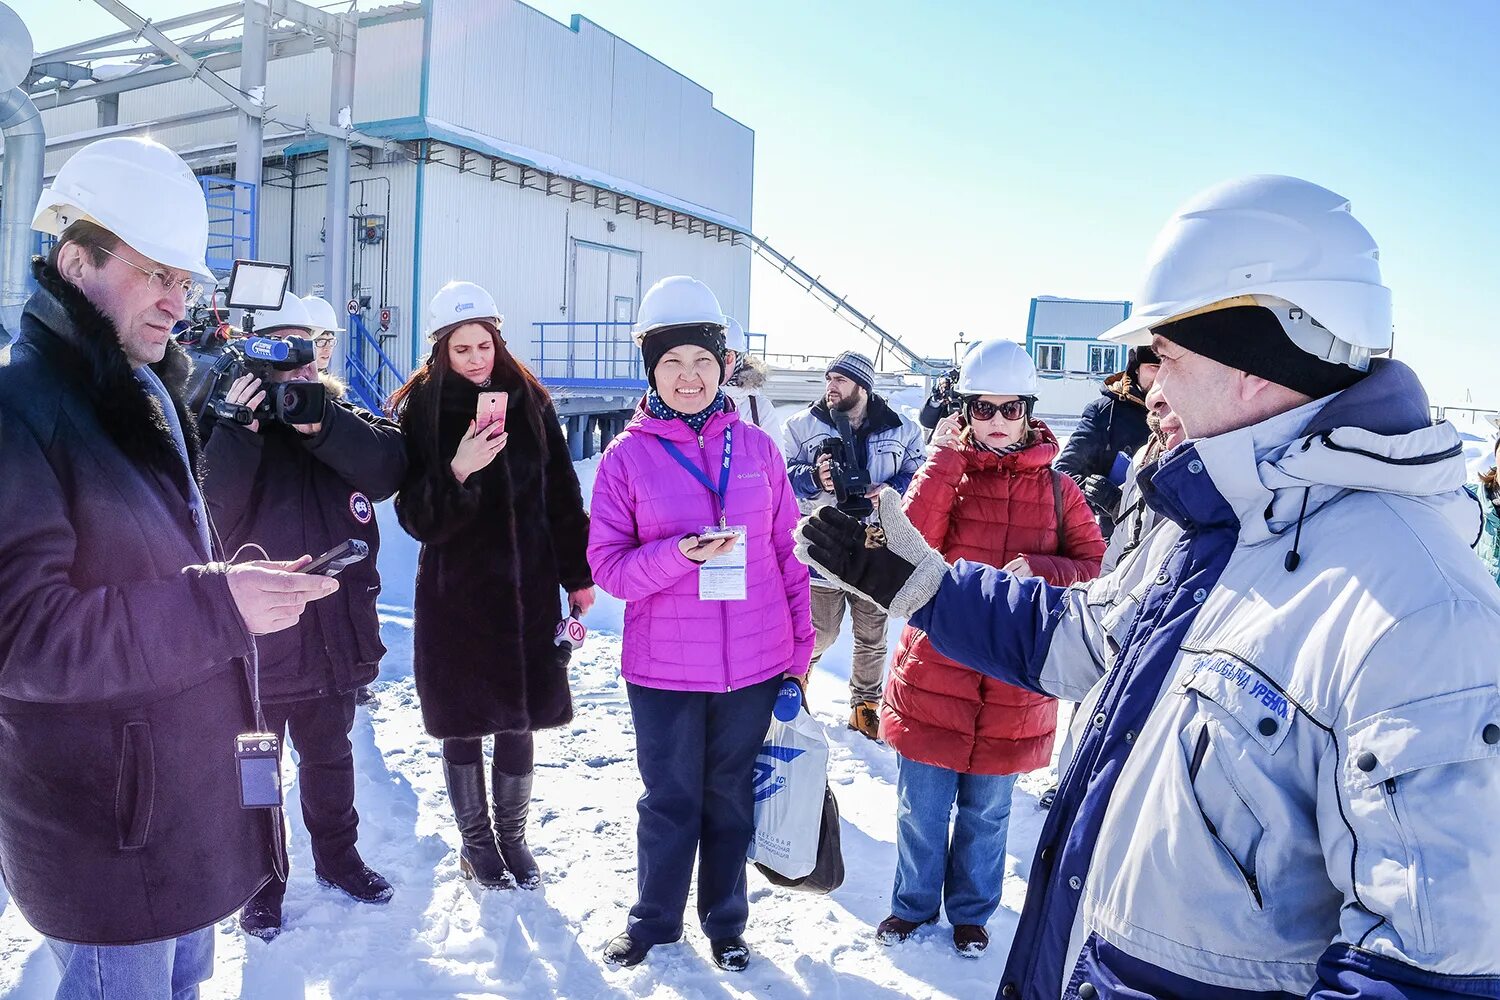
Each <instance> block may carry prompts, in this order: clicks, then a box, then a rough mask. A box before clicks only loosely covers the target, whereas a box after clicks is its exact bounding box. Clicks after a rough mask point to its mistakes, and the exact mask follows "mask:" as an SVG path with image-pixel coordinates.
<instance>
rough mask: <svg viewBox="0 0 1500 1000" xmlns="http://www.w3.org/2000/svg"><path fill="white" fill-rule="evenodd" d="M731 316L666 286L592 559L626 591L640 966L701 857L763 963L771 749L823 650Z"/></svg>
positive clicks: (726, 945)
mask: <svg viewBox="0 0 1500 1000" xmlns="http://www.w3.org/2000/svg"><path fill="white" fill-rule="evenodd" d="M724 326H725V319H724V314H723V312H722V310H721V309H720V308H719V302H718V299H716V298H715V297H714V294H713V292H712V291H710V290H709V288H708V286H707V285H704V284H703V283H702V282H700V281H697V280H695V279H693V278H690V277H687V276H684V275H678V276H674V277H670V278H663V279H662V280H661V281H659V282H657V283H656V284H655V285H653V286H652V287H651V289H650V290H649V291H648V292H647V293H646V295H645V296H644V297H643V298H642V299H641V308H640V313H639V318H638V320H637V322H636V326H635V337H636V342H637V343H638V344H639V345H640V348H641V353H642V355H643V356H644V358H645V362H646V376H647V379H648V381H649V382H650V385H651V390H650V392H648V393H647V395H646V398H645V399H643V400H642V401H641V405H640V407H639V408H638V409H637V411H636V414H635V416H634V418H632V420H631V421H630V423H629V424H628V425H627V426H626V428H625V430H624V432H623V433H621V434H620V436H619V437H617V438H615V439H614V440H613V441H612V442H610V445H609V447H608V448H607V449H605V452H604V457H603V459H602V460H601V461H600V463H599V473H598V479H597V480H596V482H595V485H594V502H593V524H592V526H591V529H590V534H589V562H590V563H591V564H592V565H593V567H594V575H595V576H596V577H597V578H598V580H599V584H600V586H602V587H603V588H604V589H605V590H607V591H608V592H609V593H611V594H613V595H615V596H616V597H619V598H622V599H624V601H625V645H624V649H623V654H622V657H621V673H622V674H623V675H624V678H625V686H626V692H627V694H628V695H629V698H630V714H631V718H632V720H633V721H634V723H635V740H636V763H637V766H638V767H639V768H640V772H641V781H642V783H643V784H644V785H645V786H646V793H645V795H643V796H642V797H641V800H640V806H639V810H640V817H639V822H638V824H637V827H636V845H637V847H636V850H637V869H638V871H637V876H636V886H637V892H638V895H637V898H636V902H635V905H634V906H632V907H631V909H630V918H629V923H628V924H627V927H626V930H625V932H624V933H623V934H620V935H618V936H616V937H615V938H614V939H613V940H611V941H610V942H609V944H608V945H607V946H606V948H605V951H604V960H605V961H606V962H609V963H611V964H613V965H621V966H632V965H637V964H639V963H640V962H641V961H643V960H644V959H645V957H646V955H647V953H648V952H649V951H650V950H651V949H652V948H653V947H654V946H656V945H658V944H666V943H668V942H671V941H676V940H678V939H679V938H681V936H682V918H683V910H684V909H685V908H686V906H687V898H688V887H689V884H690V882H691V881H692V877H693V859H694V856H695V855H696V856H697V859H698V920H699V924H700V926H701V927H702V928H703V933H704V934H705V935H706V936H707V937H708V939H709V945H710V947H711V949H712V952H713V957H714V961H715V962H716V963H717V964H718V966H719V967H720V968H722V969H726V970H729V971H736V972H737V971H739V970H742V969H744V968H745V966H746V965H747V964H748V963H749V960H750V949H749V947H748V946H747V945H746V944H745V940H744V938H743V936H742V935H743V934H744V930H745V922H746V920H747V918H748V916H749V901H748V898H747V895H746V885H745V855H746V852H747V851H748V850H749V847H750V840H751V837H752V836H753V835H754V832H755V795H754V771H755V761H756V756H757V754H759V752H760V748H761V744H762V742H763V741H764V740H765V737H766V731H767V729H768V728H769V726H770V723H771V709H772V706H773V704H774V703H775V701H776V695H777V691H778V689H779V687H780V685H781V680H782V678H783V677H784V676H793V677H800V676H802V675H803V674H805V673H806V671H807V663H808V658H809V657H810V656H811V654H812V644H813V635H812V623H811V620H810V617H809V611H808V596H807V590H808V587H807V569H806V567H804V566H803V565H802V564H801V563H799V562H797V560H796V558H795V557H794V555H793V552H792V528H793V527H794V525H795V524H796V520H797V503H796V498H795V497H794V496H793V495H792V490H791V485H790V483H789V482H788V480H787V475H786V464H785V462H784V461H783V460H782V457H781V453H780V452H779V451H778V450H777V448H776V443H775V442H774V441H773V440H772V439H771V437H770V435H768V434H766V433H765V432H764V431H762V430H761V429H760V428H758V427H756V426H754V425H753V424H751V423H750V422H749V421H747V420H745V419H743V417H742V415H741V414H740V412H739V411H738V410H737V409H736V408H735V407H734V405H733V403H731V402H729V400H728V398H727V397H726V396H725V394H724V392H723V391H722V389H721V386H722V384H723V382H724V376H725V371H724V360H725V344H724Z"/></svg>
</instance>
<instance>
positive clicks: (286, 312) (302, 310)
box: [255, 292, 322, 333]
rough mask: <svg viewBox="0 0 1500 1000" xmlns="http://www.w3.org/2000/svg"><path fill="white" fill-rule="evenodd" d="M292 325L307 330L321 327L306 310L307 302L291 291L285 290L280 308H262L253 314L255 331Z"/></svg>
mask: <svg viewBox="0 0 1500 1000" xmlns="http://www.w3.org/2000/svg"><path fill="white" fill-rule="evenodd" d="M294 327H295V328H298V329H302V330H309V331H311V330H320V329H322V327H320V326H318V323H317V321H316V320H315V319H314V318H313V315H312V313H310V312H309V311H308V309H307V303H306V302H303V301H302V300H301V299H299V298H298V297H297V296H295V295H293V294H292V293H291V292H287V293H286V298H284V299H282V300H281V308H280V309H263V310H261V311H259V312H257V313H256V314H255V332H256V333H270V332H271V331H272V330H279V329H282V328H286V329H291V328H294Z"/></svg>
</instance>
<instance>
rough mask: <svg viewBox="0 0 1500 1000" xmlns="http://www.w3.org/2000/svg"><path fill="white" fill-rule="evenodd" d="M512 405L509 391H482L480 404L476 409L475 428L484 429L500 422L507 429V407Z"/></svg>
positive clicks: (501, 426) (502, 429) (502, 427)
mask: <svg viewBox="0 0 1500 1000" xmlns="http://www.w3.org/2000/svg"><path fill="white" fill-rule="evenodd" d="M508 405H510V393H508V392H481V393H480V394H479V404H478V405H477V406H476V407H475V410H474V429H475V430H476V431H482V430H484V429H485V428H486V427H488V426H490V425H491V424H499V425H500V430H501V431H504V430H505V408H506V407H507V406H508Z"/></svg>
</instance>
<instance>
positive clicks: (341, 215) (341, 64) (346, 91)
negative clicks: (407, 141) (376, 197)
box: [323, 13, 359, 371]
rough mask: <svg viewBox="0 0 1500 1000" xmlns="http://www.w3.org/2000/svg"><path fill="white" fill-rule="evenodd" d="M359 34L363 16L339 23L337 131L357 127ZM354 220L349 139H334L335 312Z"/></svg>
mask: <svg viewBox="0 0 1500 1000" xmlns="http://www.w3.org/2000/svg"><path fill="white" fill-rule="evenodd" d="M358 33H359V20H358V15H356V14H353V13H350V14H345V15H344V16H343V17H341V18H340V19H339V29H338V38H337V39H330V41H331V43H332V44H331V46H330V47H331V48H332V49H333V81H332V89H331V92H330V95H329V102H328V123H329V124H330V125H333V126H335V127H336V128H343V129H353V127H354V56H355V40H356V38H357V37H358ZM351 229H352V226H351V223H350V221H349V139H348V137H347V136H345V137H343V138H336V137H335V138H330V139H329V140H328V188H327V203H326V206H325V209H324V217H323V241H324V242H323V268H324V273H323V291H324V294H325V296H326V297H327V299H328V301H329V302H331V303H333V308H334V309H335V310H338V311H340V312H343V311H345V308H346V304H347V303H348V301H349V254H350V244H351V243H352V238H351V237H352V232H351ZM347 340H348V338H347V337H341V338H339V339H337V340H335V341H334V347H333V361H332V365H333V366H334V369H333V370H334V371H339V370H340V369H341V368H342V366H343V364H344V355H345V350H346V341H347Z"/></svg>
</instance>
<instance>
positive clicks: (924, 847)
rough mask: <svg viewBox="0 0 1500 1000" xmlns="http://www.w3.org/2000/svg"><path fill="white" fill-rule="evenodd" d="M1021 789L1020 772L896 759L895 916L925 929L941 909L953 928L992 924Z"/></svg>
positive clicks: (893, 892)
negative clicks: (964, 770)
mask: <svg viewBox="0 0 1500 1000" xmlns="http://www.w3.org/2000/svg"><path fill="white" fill-rule="evenodd" d="M1015 784H1016V775H1014V774H959V773H958V772H957V771H950V770H948V769H947V768H946V767H934V766H932V765H931V764H919V763H918V762H916V761H914V760H908V759H906V758H905V757H902V756H901V755H900V754H897V755H896V884H895V887H894V888H893V889H892V890H891V913H892V914H893V915H895V916H897V917H900V918H901V919H902V920H911V921H915V922H918V923H920V922H922V921H924V920H930V919H931V918H933V917H935V916H937V913H938V906H939V904H941V905H942V907H943V909H945V910H946V911H947V913H948V922H949V923H950V924H953V925H954V926H957V925H959V924H978V925H980V926H983V925H984V924H986V923H988V922H989V919H990V917H991V916H993V915H994V913H995V910H996V908H998V907H999V905H1000V889H1001V886H1002V885H1003V884H1004V882H1005V836H1006V832H1007V831H1008V830H1009V828H1010V793H1011V789H1013V788H1014V787H1015ZM955 801H956V802H957V805H958V815H957V816H956V817H953V807H954V803H955ZM950 817H952V819H953V823H952V831H953V835H952V839H951V840H950V838H949V819H950Z"/></svg>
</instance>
